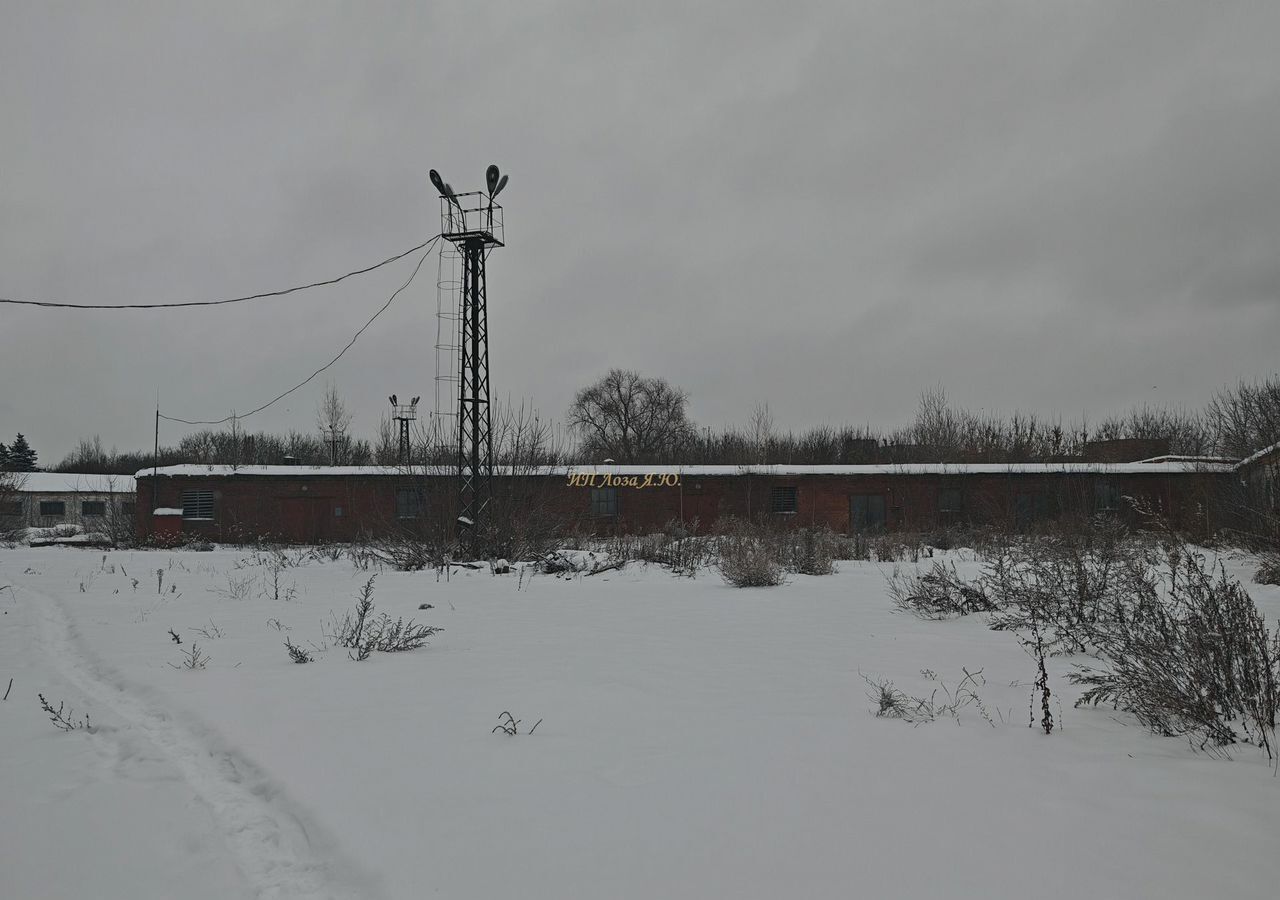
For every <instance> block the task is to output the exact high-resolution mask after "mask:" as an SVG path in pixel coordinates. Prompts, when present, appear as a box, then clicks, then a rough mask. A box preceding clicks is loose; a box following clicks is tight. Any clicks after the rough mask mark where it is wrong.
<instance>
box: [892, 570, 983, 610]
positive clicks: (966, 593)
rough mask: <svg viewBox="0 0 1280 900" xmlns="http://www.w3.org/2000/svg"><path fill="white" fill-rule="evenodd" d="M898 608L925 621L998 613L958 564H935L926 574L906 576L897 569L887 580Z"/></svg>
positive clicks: (979, 587)
mask: <svg viewBox="0 0 1280 900" xmlns="http://www.w3.org/2000/svg"><path fill="white" fill-rule="evenodd" d="M887 579H888V582H889V596H890V597H891V598H892V599H893V604H894V606H896V607H898V609H901V610H905V611H906V612H910V613H914V614H915V615H917V616H920V617H921V618H924V619H947V618H950V617H952V616H967V615H969V614H970V613H975V612H991V611H992V610H994V609H996V605H995V601H993V600H992V599H991V598H990V597H989V596H987V594H986V592H985V591H984V590H983V589H982V587H981V586H980V585H978V584H976V583H971V582H967V581H965V580H964V579H963V578H961V577H960V575H959V573H958V572H957V571H956V565H955V563H944V562H935V563H934V564H933V566H932V567H931V568H930V569H929V571H927V572H925V573H924V574H919V573H918V572H917V573H912V574H906V573H903V572H899V571H898V568H897V567H896V566H895V567H894V569H893V572H892V574H890V575H888V576H887Z"/></svg>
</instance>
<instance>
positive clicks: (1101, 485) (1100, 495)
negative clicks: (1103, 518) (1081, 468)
mask: <svg viewBox="0 0 1280 900" xmlns="http://www.w3.org/2000/svg"><path fill="white" fill-rule="evenodd" d="M1093 509H1094V512H1107V513H1112V512H1119V511H1120V490H1119V489H1118V488H1117V487H1116V486H1115V484H1114V483H1113V482H1110V481H1095V482H1094V483H1093Z"/></svg>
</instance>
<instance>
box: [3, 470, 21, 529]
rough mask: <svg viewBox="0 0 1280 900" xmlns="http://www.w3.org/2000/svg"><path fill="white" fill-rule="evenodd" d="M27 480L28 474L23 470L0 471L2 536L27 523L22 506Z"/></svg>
mask: <svg viewBox="0 0 1280 900" xmlns="http://www.w3.org/2000/svg"><path fill="white" fill-rule="evenodd" d="M26 480H27V476H26V475H24V474H22V473H21V472H0V536H4V535H6V534H9V533H10V532H13V531H15V530H17V529H19V528H21V527H22V526H23V525H25V524H27V523H26V518H25V511H24V510H23V508H22V487H23V485H24V484H25V483H26Z"/></svg>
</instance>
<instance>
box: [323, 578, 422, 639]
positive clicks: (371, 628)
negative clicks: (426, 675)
mask: <svg viewBox="0 0 1280 900" xmlns="http://www.w3.org/2000/svg"><path fill="white" fill-rule="evenodd" d="M376 577H377V576H376V575H375V576H372V577H371V578H370V579H369V580H368V581H366V582H365V583H364V586H363V587H361V589H360V597H359V599H358V600H357V601H356V606H355V609H354V610H352V611H351V612H348V613H346V614H345V615H344V616H343V617H342V618H341V619H337V618H334V619H331V620H330V628H329V634H328V635H327V636H328V638H329V640H330V641H331V642H332V643H334V644H335V645H337V646H339V647H346V648H348V650H349V651H350V652H349V653H348V656H350V657H351V658H352V659H356V660H365V659H368V658H369V655H370V654H371V653H373V652H374V651H375V650H376V651H378V652H379V653H398V652H401V651H404V650H416V649H418V648H419V647H422V646H423V645H425V644H426V643H427V638H429V637H431V636H432V635H433V634H436V633H438V632H440V631H442V630H443V629H440V628H435V627H432V626H430V625H419V624H416V623H415V622H414V621H413V620H412V619H410V620H409V621H408V622H406V621H405V620H404V619H403V618H397V619H395V620H394V621H393V620H392V619H391V617H390V616H389V615H387V614H386V613H382V614H381V615H379V616H376V617H375V616H374V615H373V581H374V578H376Z"/></svg>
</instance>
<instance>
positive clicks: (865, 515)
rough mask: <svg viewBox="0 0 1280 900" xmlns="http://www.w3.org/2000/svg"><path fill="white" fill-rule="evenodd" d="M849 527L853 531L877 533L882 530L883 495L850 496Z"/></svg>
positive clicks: (883, 521)
mask: <svg viewBox="0 0 1280 900" xmlns="http://www.w3.org/2000/svg"><path fill="white" fill-rule="evenodd" d="M849 526H850V528H852V529H853V530H854V531H877V530H879V529H882V528H884V526H885V502H884V494H852V495H850V497H849Z"/></svg>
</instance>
